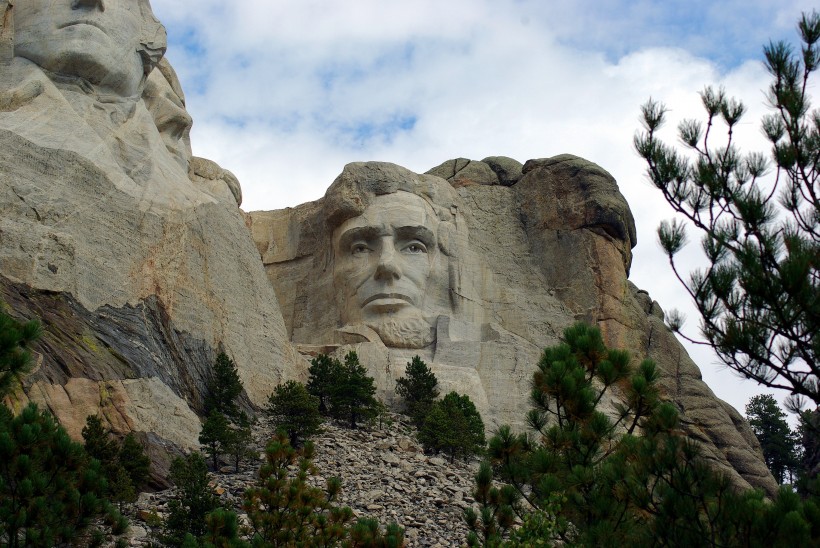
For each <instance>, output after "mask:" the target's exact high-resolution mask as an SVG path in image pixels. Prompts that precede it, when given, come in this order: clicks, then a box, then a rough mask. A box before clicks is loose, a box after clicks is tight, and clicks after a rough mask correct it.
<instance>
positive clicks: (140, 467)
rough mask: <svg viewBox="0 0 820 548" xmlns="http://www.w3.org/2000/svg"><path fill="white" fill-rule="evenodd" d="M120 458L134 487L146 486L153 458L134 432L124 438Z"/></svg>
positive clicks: (137, 488) (138, 488)
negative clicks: (149, 456) (146, 451)
mask: <svg viewBox="0 0 820 548" xmlns="http://www.w3.org/2000/svg"><path fill="white" fill-rule="evenodd" d="M118 460H119V462H120V465H121V466H122V467H123V469H124V470H125V472H126V473H127V474H128V478H129V479H130V480H131V484H132V485H133V486H134V489H136V490H140V489H142V488H143V487H145V484H146V482H147V481H148V476H149V474H150V472H151V459H150V458H148V455H146V454H145V449H144V448H143V447H142V444H140V442H138V441H137V438H136V436H134V434H131V433H129V434H127V435H126V436H125V438H123V440H122V444H121V445H120V451H119V455H118Z"/></svg>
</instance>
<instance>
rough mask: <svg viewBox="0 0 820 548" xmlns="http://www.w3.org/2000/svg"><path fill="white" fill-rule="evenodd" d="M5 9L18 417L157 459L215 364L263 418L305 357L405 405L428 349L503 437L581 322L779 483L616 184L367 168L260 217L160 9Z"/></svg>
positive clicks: (0, 57)
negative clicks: (666, 290) (173, 47)
mask: <svg viewBox="0 0 820 548" xmlns="http://www.w3.org/2000/svg"><path fill="white" fill-rule="evenodd" d="M0 14H2V22H3V27H2V29H0V148H2V150H3V151H4V152H3V154H2V155H0V296H2V299H3V300H4V301H6V302H7V303H9V305H10V308H11V309H12V310H13V311H14V313H15V314H19V315H21V316H24V317H40V318H42V321H43V325H44V330H45V334H44V336H43V338H42V340H41V342H40V347H39V350H40V353H39V358H38V364H37V368H36V370H35V371H34V372H33V373H32V374H31V375H30V376H28V377H27V378H26V379H24V380H23V385H22V386H21V387H20V390H19V391H18V392H17V393H16V395H15V396H14V398H13V401H12V404H13V405H15V406H20V405H22V404H23V403H24V402H25V401H26V400H33V401H36V402H39V403H40V404H42V405H44V406H46V407H48V408H49V409H51V410H52V411H53V412H54V413H55V414H56V415H57V416H58V417H59V418H60V420H61V421H62V422H63V424H65V425H66V427H67V428H68V430H69V432H70V433H71V434H72V435H74V436H79V433H80V429H81V427H82V424H83V423H84V421H85V417H86V415H88V414H90V413H98V414H100V415H101V416H103V417H104V418H105V420H106V421H107V422H108V423H109V424H110V425H111V426H112V427H113V428H115V429H117V430H120V431H134V432H137V433H138V434H139V435H140V436H141V437H143V438H144V439H145V440H147V441H148V442H150V445H151V447H152V451H153V454H152V456H153V458H154V460H155V462H158V463H160V462H162V461H163V454H165V453H167V452H169V451H170V452H173V451H177V450H180V449H189V448H191V447H194V446H196V438H197V434H198V432H199V419H198V417H197V414H196V413H197V412H200V411H201V410H202V401H201V392H202V388H203V386H204V379H205V378H206V376H207V374H208V371H209V367H210V364H212V363H213V359H214V356H215V355H216V353H217V352H219V351H225V352H226V353H228V355H230V356H231V357H232V358H233V359H234V360H235V362H236V363H237V366H238V369H239V373H240V377H241V378H242V381H243V383H244V386H245V389H246V398H245V405H246V406H254V405H261V404H262V403H263V402H264V400H265V398H266V397H267V395H268V394H269V393H270V392H271V390H272V389H273V387H274V386H275V385H276V384H277V383H279V382H281V381H283V380H286V379H291V378H293V379H305V377H306V371H307V366H308V359H309V358H310V356H312V355H315V354H316V353H318V352H331V353H333V352H335V353H344V352H346V351H347V350H349V349H356V350H357V351H358V353H359V356H360V359H361V360H362V362H363V363H364V364H366V365H367V367H368V368H369V370H370V372H371V374H372V375H373V376H374V377H375V378H376V382H377V385H378V386H379V389H380V393H381V396H382V397H383V398H385V399H386V400H388V401H390V400H391V398H392V397H393V389H394V385H395V379H396V378H398V377H399V376H401V375H402V373H403V370H404V366H405V364H406V363H407V362H408V361H409V360H410V358H411V357H412V356H414V355H420V356H421V357H422V358H423V359H424V360H425V361H427V362H428V363H429V364H430V365H431V367H432V368H433V370H434V371H435V372H436V375H437V376H438V378H439V380H440V382H441V384H442V385H443V388H444V389H445V390H450V389H455V390H458V391H459V392H462V393H467V394H469V395H470V396H471V398H473V400H474V401H475V402H476V404H477V406H478V407H479V409H480V410H481V412H482V414H483V415H484V417H485V422H486V423H487V424H488V425H490V427H492V426H494V425H497V424H499V423H501V422H513V423H515V424H519V425H521V421H522V420H523V416H524V411H525V410H526V408H527V405H528V404H527V395H528V392H529V388H528V382H529V378H530V377H531V374H532V371H533V368H534V364H535V363H536V361H537V359H538V355H539V353H540V350H541V349H542V348H543V347H544V346H546V345H550V344H554V343H555V342H557V341H558V339H559V337H560V334H561V332H562V330H563V329H564V328H565V327H566V326H567V325H569V324H571V323H573V322H575V321H577V320H579V319H582V320H586V321H589V322H593V323H596V324H597V325H599V326H600V327H601V329H602V331H603V332H604V334H605V338H606V340H607V343H608V344H609V345H611V346H614V347H621V348H627V349H629V350H630V351H631V352H632V353H633V355H634V356H635V357H636V358H638V359H639V358H643V357H650V358H653V359H655V360H656V361H657V362H658V363H659V365H660V368H661V370H662V371H663V378H662V385H663V389H664V395H665V396H666V397H668V398H670V399H671V400H673V401H674V402H676V404H677V405H678V407H679V408H680V410H681V416H682V418H683V424H684V426H685V428H686V431H687V433H688V434H689V435H690V436H692V437H693V438H695V439H697V440H699V441H701V442H702V443H703V445H704V447H705V450H706V454H707V455H708V456H709V458H711V459H712V460H713V461H714V463H715V464H716V465H717V466H719V467H720V468H722V469H723V470H724V471H726V472H727V473H729V474H730V475H731V476H732V477H733V479H734V480H735V481H736V482H737V483H738V484H740V485H745V484H747V483H749V484H752V485H754V486H756V487H762V488H764V489H767V490H769V491H772V490H773V489H774V488H775V485H774V481H773V479H772V478H771V476H770V474H769V473H768V471H767V469H766V467H765V465H764V464H763V462H762V459H761V458H760V454H759V446H758V444H757V442H756V440H755V439H754V436H753V435H752V433H751V431H750V430H749V428H748V426H747V425H746V423H745V421H744V420H743V419H742V418H741V417H740V415H739V414H738V413H737V412H736V411H735V410H734V409H732V408H731V407H730V406H729V405H727V404H725V403H723V402H721V401H720V400H718V399H717V398H716V397H715V396H714V394H712V392H711V391H710V390H709V388H708V387H707V386H706V385H705V384H704V383H703V382H702V381H701V379H700V373H699V371H698V369H697V367H696V366H695V364H694V363H692V361H691V360H690V359H689V358H688V356H687V355H686V353H685V351H684V350H683V348H682V347H681V346H680V345H679V344H678V343H677V341H676V340H675V338H674V336H673V335H672V334H671V333H670V332H669V331H668V330H667V329H666V327H665V326H664V325H663V321H662V312H661V311H660V307H659V306H658V304H657V303H654V302H653V301H652V300H651V299H650V298H649V296H648V295H647V294H646V293H645V292H642V291H640V290H639V289H638V288H636V287H634V286H633V285H632V284H631V283H630V282H629V281H628V273H629V267H630V263H631V250H632V248H633V246H634V245H635V244H636V238H635V227H634V221H633V220H632V215H631V213H630V211H629V207H628V205H627V204H626V202H625V201H624V199H623V197H622V196H621V194H620V193H619V191H618V188H617V185H616V183H615V181H614V179H612V177H611V176H610V175H609V174H608V173H606V172H605V171H604V170H603V169H601V168H600V167H598V166H596V165H595V164H592V163H591V162H588V161H586V160H583V159H580V158H576V157H573V156H569V155H564V156H557V157H554V158H547V159H541V160H530V161H528V162H526V163H525V164H524V165H521V164H519V163H517V162H515V161H513V160H510V159H508V158H500V157H497V158H488V159H486V160H485V161H481V162H476V161H469V160H464V159H458V160H451V161H449V162H445V163H444V164H442V165H441V166H438V167H436V168H434V169H432V170H431V171H430V172H429V173H428V174H416V173H412V172H410V171H408V170H406V169H404V168H401V167H399V166H395V165H392V164H387V163H378V162H369V163H356V164H349V165H348V166H346V167H345V168H344V170H343V171H342V173H341V175H340V176H339V177H338V178H337V179H336V181H335V182H333V184H332V185H331V186H330V187H329V189H328V191H327V193H326V195H325V197H324V198H322V199H320V200H318V201H316V202H311V203H307V204H303V205H300V206H298V207H296V208H292V209H291V208H289V209H285V210H279V211H272V212H253V213H248V214H244V213H243V212H242V211H241V210H240V209H239V208H238V205H239V204H240V203H241V190H240V187H239V183H238V181H237V180H236V178H235V177H234V176H233V175H232V174H231V173H230V172H228V171H226V170H224V169H222V168H221V167H220V166H218V165H216V164H214V163H213V162H210V161H208V160H205V159H201V158H196V157H194V156H193V155H192V154H191V146H190V138H189V129H190V125H191V118H190V116H189V115H188V113H187V112H186V110H185V99H184V95H183V92H182V89H181V86H180V83H179V81H178V79H177V77H176V75H175V73H174V71H173V69H172V68H171V66H170V65H169V64H168V63H167V61H165V60H164V59H163V58H162V56H163V53H164V51H165V47H166V43H165V31H164V29H163V27H162V25H161V24H160V23H159V22H158V21H157V20H156V18H155V17H154V15H153V14H152V12H151V8H150V5H149V3H148V1H147V0H140V1H136V2H135V1H132V0H56V1H55V0H48V1H46V0H14V1H13V2H12V1H10V0H2V1H0ZM270 184H272V185H275V184H277V182H276V181H271V182H270ZM260 256H261V260H260ZM156 473H157V475H158V476H161V475H162V471H161V469H160V470H157V471H156Z"/></svg>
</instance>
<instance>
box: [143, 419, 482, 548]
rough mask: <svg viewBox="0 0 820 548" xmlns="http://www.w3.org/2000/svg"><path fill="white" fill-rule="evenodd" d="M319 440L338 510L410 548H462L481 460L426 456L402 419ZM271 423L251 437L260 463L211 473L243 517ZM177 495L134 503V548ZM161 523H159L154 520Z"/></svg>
mask: <svg viewBox="0 0 820 548" xmlns="http://www.w3.org/2000/svg"><path fill="white" fill-rule="evenodd" d="M323 429H324V431H323V433H322V434H320V435H318V436H317V437H316V438H314V440H313V441H314V444H315V445H316V452H315V457H314V464H315V465H316V468H317V470H318V475H317V476H315V477H314V481H316V482H317V484H318V485H324V484H325V480H326V479H327V478H329V477H332V476H337V477H340V478H341V480H342V492H341V495H340V498H339V501H338V504H339V505H342V506H349V507H350V508H351V509H352V510H353V513H354V515H355V516H356V517H357V518H358V517H373V518H376V519H378V520H379V523H380V524H382V525H383V526H384V525H386V524H388V523H390V522H396V523H398V524H399V525H400V526H401V527H403V528H404V529H405V540H406V546H408V547H410V546H420V547H421V546H425V547H427V546H431V547H442V546H460V545H463V544H464V540H465V538H466V536H467V526H466V524H465V523H464V518H463V514H464V509H465V508H467V507H468V506H470V505H471V504H472V503H473V502H474V501H473V498H472V496H471V493H472V490H473V484H474V480H473V477H474V475H475V472H476V470H477V468H478V463H477V462H471V463H465V462H463V461H456V462H455V463H452V464H451V463H450V462H449V460H448V459H445V458H441V457H440V456H429V455H425V454H424V453H423V452H422V450H421V446H420V445H419V444H418V442H417V441H416V440H415V438H414V431H413V429H412V427H411V426H410V425H409V424H408V423H407V422H406V418H405V417H403V416H401V415H392V416H391V422H390V423H388V424H386V425H383V426H382V427H381V428H373V429H370V430H348V429H346V428H341V427H338V426H336V425H334V424H332V423H326V424H325V425H324V426H323ZM272 434H273V425H272V424H270V422H269V421H268V420H267V419H266V418H262V419H261V420H260V423H259V424H258V425H257V427H256V429H255V432H254V440H255V444H256V448H257V449H258V450H259V454H260V458H259V459H258V460H255V462H248V463H246V464H244V465H243V466H242V467H241V468H240V471H239V473H234V468H233V466H225V467H223V468H222V469H221V470H220V471H219V473H216V474H213V475H212V476H213V479H212V485H213V487H214V489H215V491H216V492H217V494H219V496H220V499H221V500H222V502H223V504H224V506H225V507H226V508H233V509H234V510H236V511H237V512H239V513H240V519H241V520H244V515H243V514H242V513H241V508H240V507H241V504H242V496H243V494H244V492H245V489H247V488H248V487H250V486H252V485H253V484H254V483H255V482H256V479H257V475H258V471H259V466H260V465H261V463H262V456H263V454H264V453H263V450H264V446H265V444H266V443H267V440H269V439H270V438H271V436H272ZM173 496H174V491H173V489H169V490H166V491H160V492H156V493H142V494H141V495H140V497H139V500H138V502H137V503H136V504H135V505H134V509H133V515H132V516H131V518H132V525H131V528H130V530H129V533H127V536H128V537H129V541H130V545H131V546H146V545H149V544H150V543H151V541H152V539H153V540H154V542H156V538H157V535H158V533H159V528H158V527H156V526H155V524H154V526H153V527H152V526H151V525H149V524H151V522H152V519H151V514H152V512H156V514H157V515H158V516H159V517H160V518H161V517H162V516H163V515H164V514H165V512H167V504H168V501H169V500H170V499H171V498H172V497H173ZM154 519H156V518H154Z"/></svg>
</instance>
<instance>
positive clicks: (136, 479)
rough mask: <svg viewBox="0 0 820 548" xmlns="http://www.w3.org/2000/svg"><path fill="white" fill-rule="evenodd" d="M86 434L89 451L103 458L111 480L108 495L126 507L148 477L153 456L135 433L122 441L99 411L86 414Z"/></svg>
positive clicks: (91, 454) (100, 459) (94, 456)
mask: <svg viewBox="0 0 820 548" xmlns="http://www.w3.org/2000/svg"><path fill="white" fill-rule="evenodd" d="M82 436H83V441H84V443H85V450H86V452H87V453H88V454H89V456H91V457H93V458H95V459H97V460H98V461H99V462H100V465H101V467H102V470H103V473H104V475H105V478H106V481H107V482H108V490H107V497H108V498H109V499H110V500H112V501H114V502H117V503H119V504H120V511H122V509H123V504H125V503H130V502H134V501H135V500H136V499H137V490H138V489H139V488H141V487H143V486H144V484H145V482H146V480H147V479H148V473H149V470H150V465H151V460H150V459H149V458H148V456H147V455H146V454H145V450H144V449H143V448H142V446H141V445H140V444H139V442H137V440H136V438H135V437H134V435H133V434H128V435H127V436H126V437H125V438H124V439H123V441H122V442H119V441H118V440H117V439H116V438H114V437H113V436H112V435H111V433H110V432H109V431H107V430H106V429H105V428H104V427H103V424H102V420H101V419H100V418H99V417H98V416H96V415H89V416H88V417H87V418H86V422H85V426H84V427H83V430H82Z"/></svg>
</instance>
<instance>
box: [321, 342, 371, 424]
mask: <svg viewBox="0 0 820 548" xmlns="http://www.w3.org/2000/svg"><path fill="white" fill-rule="evenodd" d="M337 370H338V378H337V382H336V384H335V385H334V386H333V387H332V388H331V390H330V413H331V416H333V417H334V418H336V419H338V420H341V421H345V422H347V423H348V424H349V425H350V428H356V425H357V423H358V422H359V421H361V420H368V419H371V418H373V417H375V416H376V415H377V414H378V411H379V402H378V400H377V399H376V397H375V394H376V387H375V386H374V384H373V377H370V376H368V374H367V369H365V367H364V366H363V365H361V364H360V363H359V357H358V356H357V355H356V352H353V351H351V352H348V354H347V355H346V356H345V361H344V364H342V365H341V366H340V367H338V368H337Z"/></svg>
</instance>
